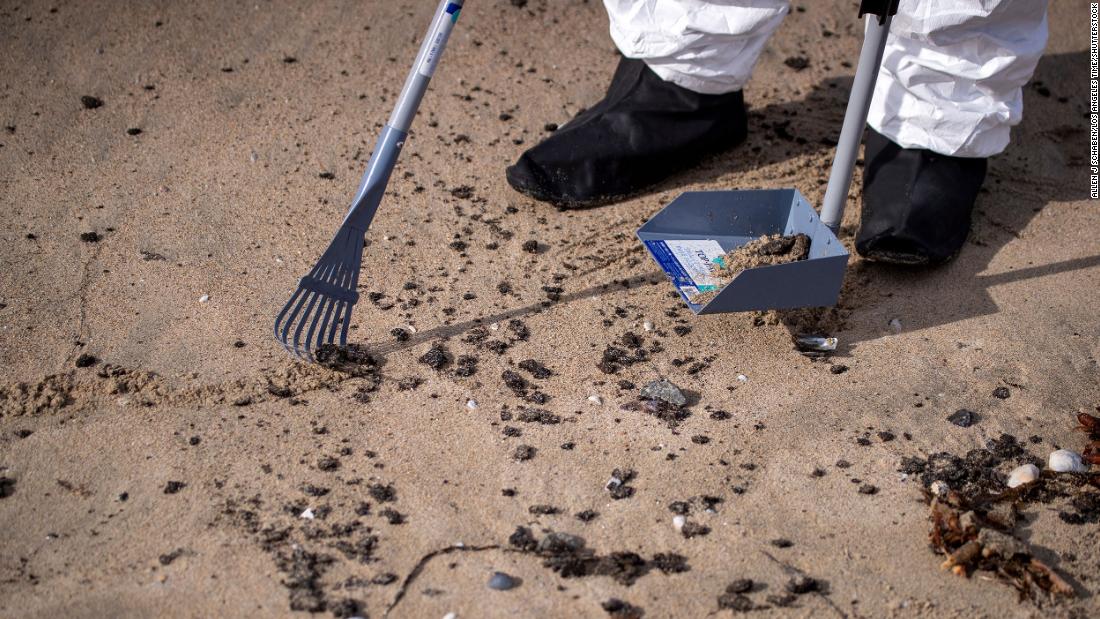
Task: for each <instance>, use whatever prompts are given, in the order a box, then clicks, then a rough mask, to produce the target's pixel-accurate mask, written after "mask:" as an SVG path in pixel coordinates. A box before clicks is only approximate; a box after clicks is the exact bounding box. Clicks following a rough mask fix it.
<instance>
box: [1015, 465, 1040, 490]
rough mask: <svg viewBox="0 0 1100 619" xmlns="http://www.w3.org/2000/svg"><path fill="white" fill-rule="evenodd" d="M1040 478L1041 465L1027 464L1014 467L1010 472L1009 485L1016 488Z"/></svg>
mask: <svg viewBox="0 0 1100 619" xmlns="http://www.w3.org/2000/svg"><path fill="white" fill-rule="evenodd" d="M1036 479H1039V467H1037V466H1035V465H1034V464H1025V465H1023V466H1018V467H1016V468H1014V469H1012V472H1011V473H1009V474H1008V487H1009V488H1016V487H1017V486H1022V485H1024V484H1030V483H1031V482H1033V481H1035V480H1036Z"/></svg>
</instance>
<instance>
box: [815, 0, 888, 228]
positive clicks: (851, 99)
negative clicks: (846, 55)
mask: <svg viewBox="0 0 1100 619" xmlns="http://www.w3.org/2000/svg"><path fill="white" fill-rule="evenodd" d="M870 5H874V6H870ZM897 5H898V2H897V0H893V1H891V0H885V1H877V2H876V1H875V0H864V1H863V3H862V4H861V6H860V15H863V14H864V13H868V15H867V21H866V28H865V29H864V34H863V49H862V50H861V51H860V52H859V64H858V65H857V66H856V76H855V79H854V80H853V82H852V93H851V94H850V95H849V96H848V109H847V111H845V112H844V125H843V126H841V128H840V139H838V140H837V144H836V156H835V158H834V159H833V169H832V171H831V172H830V173H829V184H828V185H827V186H826V187H825V200H824V202H822V204H821V221H822V223H824V224H825V225H826V226H828V227H829V229H830V230H832V231H833V232H834V233H835V232H836V231H837V230H838V229H839V228H840V220H841V219H842V218H843V217H844V204H845V203H846V202H847V201H848V189H849V188H850V187H851V185H852V170H853V169H854V168H855V164H856V155H858V154H859V143H860V141H861V140H862V139H863V129H864V127H865V126H866V125H867V111H868V109H869V108H870V107H871V96H872V95H874V93H875V81H876V80H877V79H878V70H879V65H880V64H882V53H883V51H884V50H885V49H886V35H887V34H888V33H889V31H890V20H891V18H892V17H893V16H894V14H895V13H897Z"/></svg>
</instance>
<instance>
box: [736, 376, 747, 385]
mask: <svg viewBox="0 0 1100 619" xmlns="http://www.w3.org/2000/svg"><path fill="white" fill-rule="evenodd" d="M737 380H739V381H741V382H743V383H745V382H748V380H749V377H748V376H745V375H744V374H738V375H737Z"/></svg>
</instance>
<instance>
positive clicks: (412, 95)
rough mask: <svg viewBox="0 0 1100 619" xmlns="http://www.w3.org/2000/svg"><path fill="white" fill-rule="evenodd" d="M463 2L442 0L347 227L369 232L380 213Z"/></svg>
mask: <svg viewBox="0 0 1100 619" xmlns="http://www.w3.org/2000/svg"><path fill="white" fill-rule="evenodd" d="M462 3H463V0H441V2H440V3H439V7H438V9H436V12H435V17H434V18H433V19H432V25H431V26H430V27H429V28H428V33H427V34H426V35H425V36H424V41H423V42H422V43H421V44H420V52H419V53H418V54H417V55H416V61H415V62H414V63H413V66H412V69H411V70H410V71H409V76H408V77H407V78H405V86H404V87H403V88H402V89H401V94H400V95H399V96H398V98H397V103H396V104H395V105H394V108H393V113H392V114H390V119H389V121H388V122H387V123H386V126H385V127H384V128H383V129H382V133H381V134H380V135H379V136H378V142H377V143H376V144H375V145H374V153H372V154H371V157H370V161H369V162H367V170H366V172H364V173H363V180H362V181H360V182H359V190H358V191H356V192H355V197H354V198H353V199H352V201H351V208H350V209H349V210H348V214H347V216H346V217H344V225H349V226H351V227H353V228H355V229H357V230H359V232H360V233H366V231H367V228H368V227H369V226H370V222H371V220H372V219H374V213H375V211H377V210H378V204H379V203H380V202H381V201H382V195H383V194H384V193H385V191H386V185H387V184H388V183H389V180H390V174H391V173H392V172H393V167H394V166H395V165H396V164H397V158H398V156H399V155H400V154H401V147H402V146H404V145H405V139H406V138H407V137H408V135H409V127H410V126H411V125H412V121H413V118H414V117H415V116H416V110H417V108H419V107H420V100H421V99H423V98H424V92H425V91H426V90H427V89H428V82H430V81H431V79H432V75H433V74H434V73H435V68H436V66H437V65H438V64H439V59H440V57H441V56H442V55H443V50H444V49H445V48H446V47H447V40H448V39H449V38H450V36H451V30H453V29H454V25H455V22H457V21H458V14H459V12H460V11H461V10H462Z"/></svg>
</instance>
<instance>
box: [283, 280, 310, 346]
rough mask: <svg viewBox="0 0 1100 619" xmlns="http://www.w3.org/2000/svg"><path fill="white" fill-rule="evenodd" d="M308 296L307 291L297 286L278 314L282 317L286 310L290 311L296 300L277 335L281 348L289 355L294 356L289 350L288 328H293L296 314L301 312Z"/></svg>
mask: <svg viewBox="0 0 1100 619" xmlns="http://www.w3.org/2000/svg"><path fill="white" fill-rule="evenodd" d="M308 296H309V291H308V290H306V289H305V288H303V287H302V286H298V290H297V291H295V293H294V296H293V297H291V298H290V301H289V302H287V304H286V307H284V308H283V311H282V313H281V314H280V316H282V314H285V313H286V312H287V310H289V309H290V306H291V304H292V303H293V302H294V299H298V303H297V305H295V307H294V311H292V312H290V315H289V316H288V317H287V319H286V322H284V323H283V331H282V333H280V334H279V335H278V339H279V341H280V342H282V344H283V348H285V349H286V351H287V352H288V353H291V354H294V351H293V350H291V348H290V338H289V336H290V328H291V327H292V326H294V321H295V319H296V318H297V317H298V312H300V311H301V310H302V305H304V304H305V302H306V297H308ZM276 324H278V323H276Z"/></svg>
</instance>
